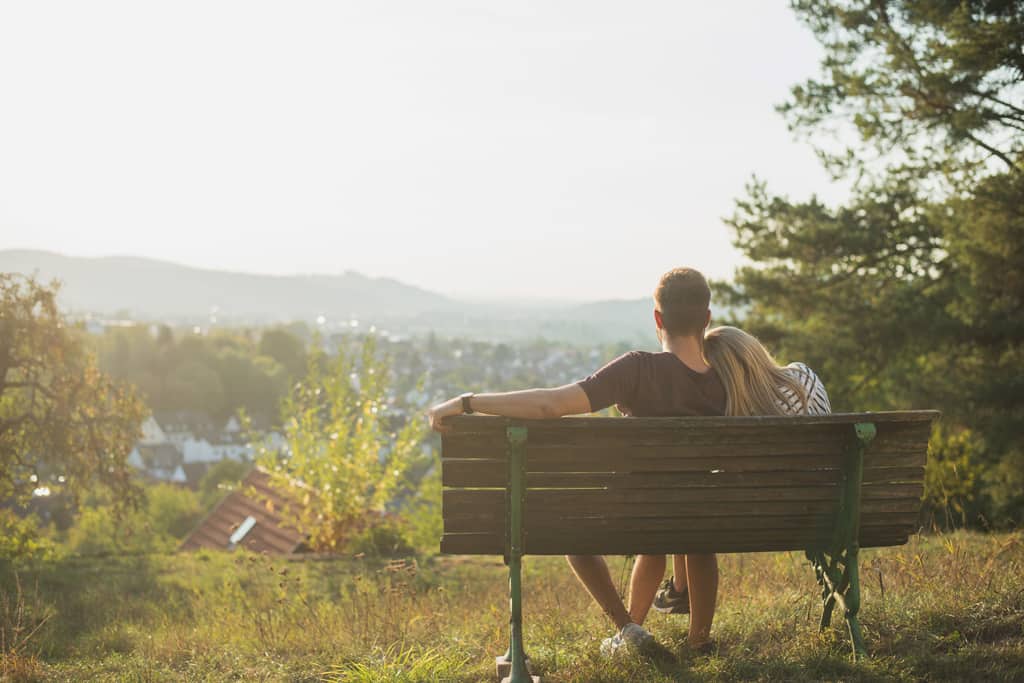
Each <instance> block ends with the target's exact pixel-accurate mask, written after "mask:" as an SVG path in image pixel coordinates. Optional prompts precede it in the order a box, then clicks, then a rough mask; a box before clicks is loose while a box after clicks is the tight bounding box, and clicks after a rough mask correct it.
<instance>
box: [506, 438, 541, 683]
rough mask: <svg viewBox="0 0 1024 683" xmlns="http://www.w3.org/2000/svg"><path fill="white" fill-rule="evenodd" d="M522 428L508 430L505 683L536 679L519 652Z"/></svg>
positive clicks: (523, 484)
mask: <svg viewBox="0 0 1024 683" xmlns="http://www.w3.org/2000/svg"><path fill="white" fill-rule="evenodd" d="M526 436H527V431H526V427H509V428H508V430H507V438H508V484H509V489H508V491H509V494H508V509H507V517H506V519H507V520H508V521H507V524H506V542H505V545H506V553H507V557H508V576H509V579H508V587H509V608H510V611H511V618H510V619H509V646H508V653H507V655H506V656H507V657H508V659H510V660H511V667H510V669H509V675H508V678H507V679H505V680H506V681H508V682H509V683H531V682H532V681H535V680H537V679H536V678H534V677H532V676H530V672H529V671H527V667H526V653H525V651H524V650H523V585H522V580H523V577H522V558H523V498H524V497H525V494H526V470H525V458H524V455H525V453H524V451H525V450H526Z"/></svg>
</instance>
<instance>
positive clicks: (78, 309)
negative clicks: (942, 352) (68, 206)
mask: <svg viewBox="0 0 1024 683" xmlns="http://www.w3.org/2000/svg"><path fill="white" fill-rule="evenodd" d="M0 272H20V273H26V274H32V273H35V274H37V275H38V276H39V277H40V278H42V279H43V280H50V279H58V280H61V281H62V282H63V283H64V286H63V288H62V290H61V305H62V306H63V307H64V308H66V309H67V310H69V311H71V312H73V313H93V314H99V315H101V316H107V317H111V316H120V315H126V316H128V317H130V318H133V319H137V320H161V321H167V322H172V323H175V322H178V323H182V322H186V323H188V324H193V323H195V324H205V323H208V322H210V319H211V315H215V316H216V319H217V321H218V323H219V324H225V325H232V324H238V325H241V324H263V323H272V322H288V321H295V320H303V321H307V322H310V321H312V320H314V319H316V318H317V316H320V315H323V316H326V317H327V319H328V321H329V323H330V325H329V329H337V328H338V326H340V325H342V324H345V323H346V322H347V321H348V320H349V319H350V318H356V319H358V320H359V321H360V322H361V323H363V325H362V329H365V327H366V326H367V325H370V324H373V325H376V326H377V327H378V328H382V329H387V330H388V331H390V332H392V333H399V334H413V335H418V334H426V333H429V332H435V333H437V334H441V335H444V336H453V337H454V336H458V337H466V338H471V339H481V340H491V341H511V340H521V339H533V338H537V337H543V338H546V339H551V340H558V341H567V342H571V343H576V344H587V345H589V344H600V343H617V342H622V343H627V344H630V345H632V346H635V347H638V348H654V347H656V346H657V342H656V339H655V335H654V326H653V320H652V317H651V309H652V302H651V300H650V298H648V297H644V298H641V299H629V300H619V301H597V302H592V303H584V304H555V303H551V302H535V303H508V302H465V301H459V300H456V299H452V298H449V297H446V296H443V295H441V294H437V293H435V292H430V291H428V290H425V289H420V288H418V287H413V286H411V285H407V284H404V283H402V282H399V281H397V280H393V279H389V278H372V277H367V276H365V275H361V274H359V273H355V272H351V271H350V272H346V273H344V274H342V275H289V276H275V275H254V274H247V273H232V272H225V271H217V270H204V269H201V268H191V267H188V266H182V265H177V264H174V263H168V262H166V261H157V260H153V259H145V258H135V257H120V256H117V257H104V258H78V257H70V256H63V255H60V254H55V253H52V252H46V251H27V250H7V251H0ZM719 313H720V311H717V310H716V316H717V315H718V314H719Z"/></svg>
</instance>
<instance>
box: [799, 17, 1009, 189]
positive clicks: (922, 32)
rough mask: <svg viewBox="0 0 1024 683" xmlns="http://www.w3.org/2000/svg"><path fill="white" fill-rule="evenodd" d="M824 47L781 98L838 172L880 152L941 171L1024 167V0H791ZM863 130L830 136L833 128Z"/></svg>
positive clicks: (960, 173) (889, 159)
mask: <svg viewBox="0 0 1024 683" xmlns="http://www.w3.org/2000/svg"><path fill="white" fill-rule="evenodd" d="M792 6H793V9H794V10H795V11H796V13H797V16H798V17H799V18H800V19H801V20H802V21H803V22H804V23H805V24H806V25H807V26H808V27H809V28H810V29H811V30H812V31H813V32H814V34H815V36H816V37H817V38H818V40H819V42H820V43H821V44H822V46H823V47H824V48H825V58H824V60H823V62H822V65H821V66H822V70H821V75H820V76H818V77H816V78H811V79H808V80H807V81H806V82H805V83H803V84H801V85H798V86H796V87H794V88H793V91H792V98H791V99H790V100H789V101H788V102H786V103H785V104H783V105H782V106H781V107H780V108H779V109H780V111H782V113H783V114H785V116H786V118H787V120H788V121H789V124H790V126H791V128H792V129H793V130H794V131H796V132H797V133H800V134H803V135H806V136H808V137H810V138H811V139H813V140H816V141H818V142H819V143H821V144H820V145H819V153H820V154H821V156H822V158H823V159H824V160H825V161H826V163H827V164H828V165H829V167H830V168H832V169H833V170H834V171H835V172H836V173H838V174H847V173H854V174H860V173H863V172H864V171H865V170H866V168H868V167H869V166H870V165H871V162H874V161H876V160H881V161H883V162H884V164H885V165H886V166H887V167H888V170H889V172H890V174H891V173H892V172H893V171H894V170H895V169H902V170H903V171H907V172H909V173H910V174H912V175H916V176H918V177H926V178H930V179H932V180H938V181H940V182H942V183H950V182H956V181H963V180H965V179H967V178H969V177H970V176H971V175H972V174H973V173H976V172H983V173H984V172H986V171H987V170H989V169H991V168H992V166H991V162H992V161H993V160H995V161H996V162H997V166H998V167H1001V168H1002V170H1004V171H1005V170H1011V171H1013V172H1015V173H1022V172H1024V167H1022V166H1021V153H1022V151H1024V135H1021V133H1022V132H1024V105H1022V98H1021V91H1020V88H1021V83H1022V80H1024V3H1022V2H1021V1H1020V0H995V1H994V0H962V1H953V0H827V1H824V2H823V1H821V0H794V1H793V2H792ZM835 132H838V133H840V134H841V135H842V134H846V133H851V132H852V133H854V134H855V137H856V138H859V141H852V142H850V143H849V144H847V145H843V146H841V149H840V150H839V151H837V150H836V149H835V146H834V145H831V144H829V142H828V137H829V135H830V134H832V133H835Z"/></svg>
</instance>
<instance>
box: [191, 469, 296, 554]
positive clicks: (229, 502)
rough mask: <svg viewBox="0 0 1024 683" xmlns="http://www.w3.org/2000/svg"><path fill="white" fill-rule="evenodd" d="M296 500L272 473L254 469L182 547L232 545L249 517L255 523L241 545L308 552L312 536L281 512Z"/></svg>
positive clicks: (280, 551) (224, 547) (276, 551)
mask: <svg viewBox="0 0 1024 683" xmlns="http://www.w3.org/2000/svg"><path fill="white" fill-rule="evenodd" d="M292 505H293V503H292V502H291V501H289V500H288V499H287V498H285V497H284V496H282V495H281V493H280V492H278V491H277V490H276V489H273V488H271V487H270V475H268V474H267V473H266V472H265V471H264V470H262V469H260V468H258V467H257V468H253V469H252V470H250V471H249V474H247V475H246V477H245V479H244V480H243V481H242V485H241V486H240V487H239V488H238V490H236V491H232V492H231V493H230V494H229V495H228V496H227V497H226V498H224V500H222V501H221V502H220V503H218V504H217V507H215V508H214V509H213V511H212V512H210V514H209V515H207V516H206V518H205V519H204V520H203V521H202V522H200V523H199V526H198V527H196V528H195V530H193V531H192V533H191V534H189V535H188V537H187V538H186V539H185V540H184V542H182V544H181V548H180V549H181V550H198V549H199V548H216V549H220V550H227V549H229V548H230V547H231V541H230V538H231V534H233V533H234V532H235V530H236V529H238V527H239V526H240V525H241V524H242V522H244V521H245V519H246V518H247V517H252V518H253V519H255V520H256V524H255V526H253V528H252V529H251V530H250V531H249V533H247V534H246V535H245V537H244V538H243V539H242V540H241V542H240V543H239V544H238V545H239V546H240V547H243V548H246V549H248V550H252V551H254V552H264V551H265V552H268V553H271V554H275V555H290V554H293V553H300V552H308V551H309V546H308V545H307V544H306V541H307V539H308V536H307V535H306V534H303V533H301V532H300V531H299V530H297V529H296V528H294V526H292V525H290V524H288V523H287V522H285V521H284V520H283V519H282V516H281V512H282V511H283V510H287V509H288V508H289V507H291V506H292Z"/></svg>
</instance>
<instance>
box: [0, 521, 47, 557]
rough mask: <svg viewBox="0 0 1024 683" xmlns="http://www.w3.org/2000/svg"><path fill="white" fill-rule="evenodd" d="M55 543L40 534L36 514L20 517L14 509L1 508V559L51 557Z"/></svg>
mask: <svg viewBox="0 0 1024 683" xmlns="http://www.w3.org/2000/svg"><path fill="white" fill-rule="evenodd" d="M53 552H54V545H53V543H52V542H51V541H50V540H49V539H47V538H46V537H45V536H43V535H41V534H40V529H39V521H38V520H37V519H36V518H35V517H34V516H29V517H19V516H18V515H16V514H14V511H13V510H9V509H0V560H12V559H36V558H41V557H50V556H51V555H52V554H53Z"/></svg>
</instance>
